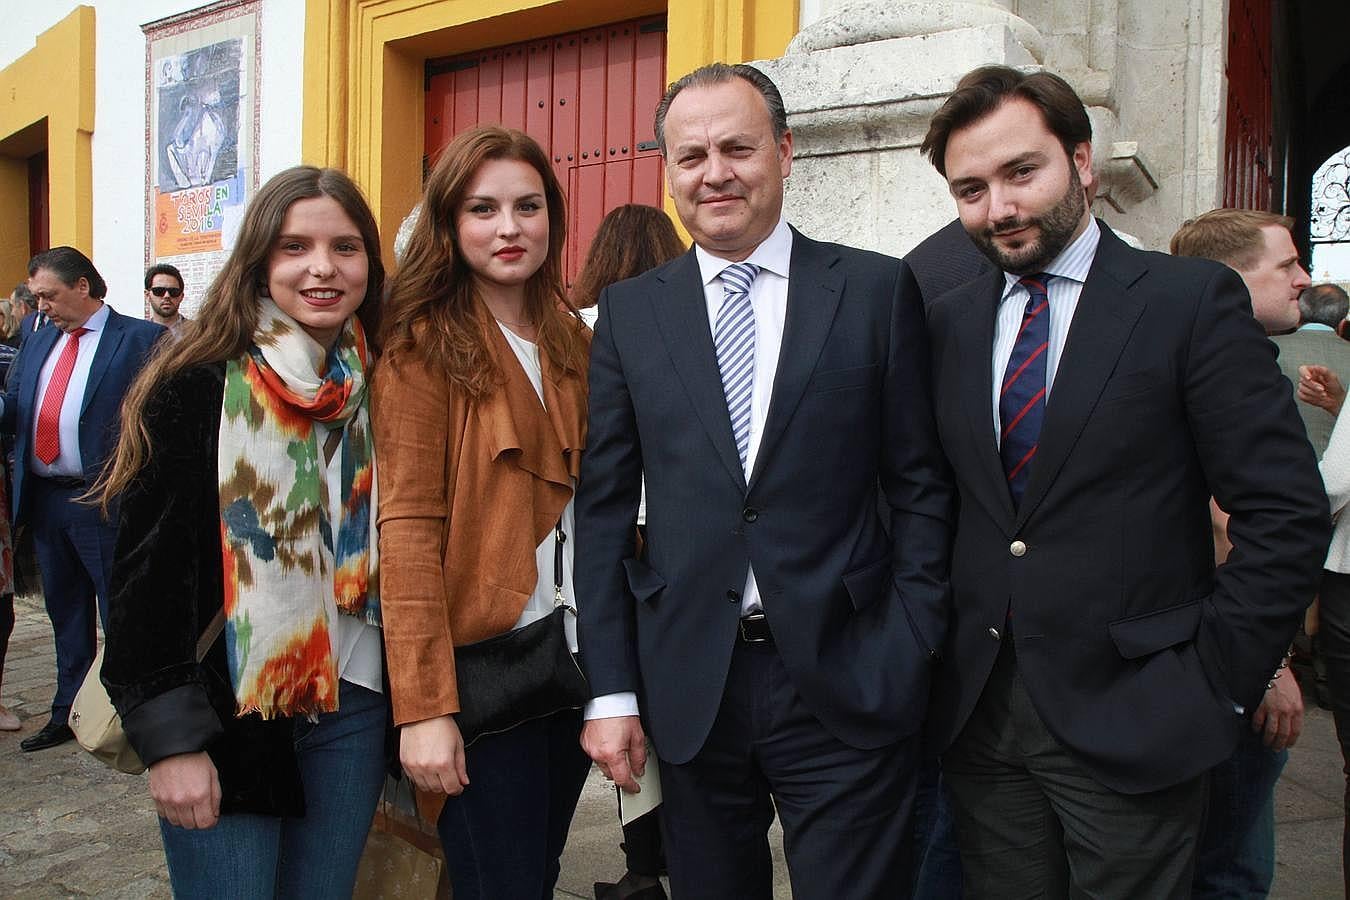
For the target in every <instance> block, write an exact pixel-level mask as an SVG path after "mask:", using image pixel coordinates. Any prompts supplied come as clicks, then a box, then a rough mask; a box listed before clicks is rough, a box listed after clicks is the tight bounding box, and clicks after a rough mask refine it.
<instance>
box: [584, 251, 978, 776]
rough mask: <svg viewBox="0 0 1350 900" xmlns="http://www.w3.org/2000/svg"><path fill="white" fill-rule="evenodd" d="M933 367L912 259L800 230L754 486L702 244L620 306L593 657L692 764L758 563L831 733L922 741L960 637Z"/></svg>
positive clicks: (603, 688) (589, 542)
mask: <svg viewBox="0 0 1350 900" xmlns="http://www.w3.org/2000/svg"><path fill="white" fill-rule="evenodd" d="M927 360H928V351H927V346H926V336H925V331H924V321H923V309H922V303H921V301H920V298H919V291H918V287H917V285H916V284H915V282H914V279H913V277H912V275H911V274H910V272H909V269H908V268H907V267H906V266H905V264H904V263H902V262H900V261H899V260H896V259H891V258H889V257H885V256H881V255H878V254H875V253H868V252H864V251H860V250H854V249H850V248H847V247H841V246H838V245H834V244H824V243H819V242H816V241H812V240H809V239H807V238H805V237H803V236H802V235H800V234H797V233H795V232H794V235H793V248H792V259H791V263H790V270H789V284H788V298H787V316H786V321H785V325H784V331H783V342H782V351H781V355H780V357H779V364H778V371H777V374H776V377H775V380H774V388H773V394H772V399H771V402H770V406H769V412H768V417H767V420H766V422H765V424H764V432H763V437H762V441H761V444H760V450H759V454H758V457H757V460H756V463H755V469H754V471H753V472H752V473H751V475H750V478H749V480H748V483H747V479H746V477H745V474H744V472H743V470H742V467H741V463H740V459H739V456H738V455H737V451H736V444H735V440H734V438H733V436H732V431H731V422H730V418H729V416H728V414H727V406H726V399H725V397H724V396H723V392H722V382H721V376H720V374H719V370H718V367H717V358H716V353H715V350H714V346H713V340H712V333H711V328H710V326H709V323H708V315H707V307H706V303H705V300H704V292H703V286H702V283H701V280H700V276H699V268H698V263H697V260H696V257H695V255H694V253H693V251H692V250H691V251H690V252H689V253H687V254H686V255H684V256H683V257H681V258H679V259H677V260H674V261H673V262H671V263H668V264H667V265H665V266H662V267H660V268H657V269H654V270H652V271H651V272H648V273H646V274H644V275H642V276H639V277H638V278H635V279H632V280H630V281H624V282H620V283H619V284H616V285H614V286H612V287H610V288H609V289H608V290H606V291H605V293H604V295H603V296H602V297H601V300H600V318H599V321H598V322H597V324H596V333H595V339H594V341H593V342H592V345H591V367H590V426H589V432H588V435H587V442H586V452H585V454H584V456H583V457H582V465H581V479H580V484H579V486H578V490H577V498H576V517H577V518H576V521H577V525H576V528H577V544H576V586H577V597H578V600H579V603H578V607H579V610H580V628H579V633H580V640H581V656H582V660H583V664H584V665H585V667H586V671H587V675H588V677H589V679H590V683H591V688H592V690H593V692H594V693H595V694H596V695H603V694H609V693H615V692H620V691H636V692H637V693H638V695H639V699H640V703H641V704H642V709H643V713H644V718H645V722H646V727H647V730H648V732H649V733H650V734H651V736H652V739H653V742H654V743H655V745H656V748H657V750H658V752H659V753H660V755H661V758H662V759H665V760H667V761H669V762H673V763H683V762H687V761H688V760H689V759H691V758H692V757H693V756H694V754H695V753H697V752H698V750H699V748H700V747H701V746H702V745H703V743H704V741H705V739H706V737H707V735H708V732H709V730H710V729H711V727H712V723H713V719H714V717H715V716H716V714H717V709H718V706H719V704H720V703H721V699H722V694H723V687H724V684H725V681H726V677H727V671H728V667H729V665H730V661H731V654H732V649H733V647H734V645H735V643H736V640H737V629H738V622H739V619H740V615H741V591H742V589H743V587H744V585H745V580H746V575H747V570H748V569H749V567H750V566H751V565H753V566H754V572H755V577H756V580H757V583H758V585H759V590H760V593H761V596H762V598H763V603H764V608H765V613H766V615H767V617H768V622H769V625H770V628H771V629H772V631H773V634H774V638H775V641H776V644H777V648H778V652H779V655H780V656H781V657H782V660H783V662H784V665H785V666H786V668H787V671H788V673H789V675H790V677H791V678H792V681H793V684H794V686H795V688H796V690H797V692H798V694H799V695H800V696H801V698H802V699H803V701H804V702H805V703H806V704H807V706H808V707H809V708H810V709H811V711H812V712H813V713H814V714H815V715H816V716H817V717H818V718H819V719H820V721H821V722H822V723H823V724H824V725H825V727H826V728H827V729H829V730H830V731H831V732H832V733H833V734H834V735H836V736H837V737H838V738H840V739H841V740H843V741H845V742H846V743H848V744H850V745H852V746H855V747H860V748H873V747H879V746H884V745H887V744H891V743H894V742H895V741H897V740H899V739H901V738H903V737H905V736H907V735H910V734H913V733H914V732H915V731H916V730H917V728H918V725H919V722H920V720H921V718H922V716H923V708H924V704H925V702H926V699H927V695H928V686H929V670H930V669H931V668H932V665H933V660H934V659H935V657H936V655H937V652H938V650H937V648H939V647H940V646H941V645H942V641H943V635H944V633H945V631H946V627H947V607H948V590H947V556H948V550H949V541H950V516H951V502H952V490H951V484H950V479H949V475H948V473H947V469H946V464H945V462H944V460H943V458H942V454H941V450H940V448H939V446H938V442H937V435H936V431H935V426H934V420H933V415H932V409H931V404H930V394H929V388H928V370H927V365H928V363H927ZM644 475H645V479H646V488H647V531H646V536H647V544H646V553H645V557H644V560H643V561H638V560H636V559H635V558H634V538H633V522H634V518H635V514H636V512H637V506H638V495H639V488H640V485H641V483H642V478H643V477H644ZM878 483H879V484H880V485H881V488H882V490H883V492H884V495H885V497H886V498H887V500H888V502H889V506H890V512H889V517H890V521H889V525H890V530H889V533H888V531H887V529H886V528H885V527H884V525H883V520H882V516H881V514H880V513H879V511H878V505H877V485H878Z"/></svg>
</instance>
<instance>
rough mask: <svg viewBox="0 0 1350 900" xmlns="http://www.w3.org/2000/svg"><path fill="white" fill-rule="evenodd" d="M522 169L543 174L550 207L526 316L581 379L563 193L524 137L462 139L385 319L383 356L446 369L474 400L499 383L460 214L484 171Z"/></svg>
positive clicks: (442, 172)
mask: <svg viewBox="0 0 1350 900" xmlns="http://www.w3.org/2000/svg"><path fill="white" fill-rule="evenodd" d="M498 159H506V160H518V161H520V162H523V163H525V164H527V165H529V166H530V167H531V168H533V169H534V170H535V171H536V172H538V173H539V178H540V180H542V181H543V184H544V199H545V201H546V203H547V205H548V252H547V254H546V255H545V257H544V262H543V264H542V265H540V267H539V269H538V270H537V271H536V272H535V273H534V274H533V275H532V276H530V278H529V280H528V281H527V282H526V283H525V314H526V317H527V318H528V320H529V321H531V322H534V323H536V325H535V327H536V333H535V338H536V343H537V344H538V345H539V349H540V351H541V352H542V353H544V354H545V355H546V356H547V357H548V358H549V360H550V361H552V362H553V363H554V364H555V365H557V366H559V367H560V368H562V369H564V370H566V371H569V372H574V373H579V372H581V371H582V369H583V368H584V366H585V361H586V359H585V356H586V354H585V345H584V342H583V338H582V336H581V331H580V325H579V324H578V317H577V313H576V310H575V308H573V307H572V304H571V303H570V302H569V301H568V300H567V296H566V294H565V293H564V292H563V287H562V284H563V278H562V273H563V269H562V248H563V241H564V240H565V239H566V237H567V214H566V207H565V205H564V201H563V193H562V187H561V186H559V184H558V179H557V178H556V177H555V176H554V174H553V169H552V168H551V167H550V166H549V163H548V157H547V156H546V155H545V154H544V151H543V150H542V149H541V148H540V147H539V145H538V144H537V143H535V141H534V139H533V138H531V137H530V136H529V135H527V134H525V133H524V132H520V131H516V130H514V129H510V128H498V127H480V128H472V129H469V130H467V131H463V132H461V133H460V134H458V135H456V136H455V138H454V140H452V141H451V142H450V143H449V144H448V145H446V147H445V149H444V150H443V151H442V152H441V157H440V159H439V160H438V161H437V163H436V167H435V168H434V169H433V170H432V172H431V176H430V177H429V178H428V179H427V185H426V192H425V194H424V196H423V198H422V212H421V214H420V215H419V216H418V218H417V222H416V224H415V225H414V226H413V230H412V234H411V236H410V237H409V239H408V248H407V250H406V251H405V252H404V255H403V258H402V259H401V260H400V261H399V268H398V273H397V274H396V275H395V276H394V277H393V278H392V279H391V280H390V288H389V299H388V302H387V307H386V311H385V323H384V334H383V338H384V346H385V356H386V359H388V360H389V361H390V362H391V363H392V362H395V361H397V359H398V358H399V356H400V355H402V354H405V353H406V354H410V355H414V356H416V357H417V358H418V359H420V360H424V361H426V362H427V363H428V364H429V365H431V366H432V367H433V368H439V369H440V370H441V371H442V372H443V373H444V375H445V377H446V379H447V380H448V381H450V383H452V384H454V385H456V386H457V387H459V388H460V389H462V390H463V391H464V392H465V393H466V394H468V395H469V396H470V397H474V398H477V397H482V396H483V395H485V394H487V393H490V392H491V391H492V389H493V388H494V387H495V385H496V384H497V383H498V382H499V380H500V377H501V373H500V372H499V371H498V370H497V366H496V364H495V363H494V362H493V357H492V354H491V351H490V350H489V348H488V344H487V335H486V334H484V332H483V329H482V326H481V324H480V319H479V313H478V304H479V302H480V301H479V299H478V295H477V293H476V292H475V289H474V283H473V277H472V273H471V272H470V270H469V266H468V263H466V262H465V260H464V257H463V255H462V254H461V252H460V249H459V247H458V246H457V242H456V239H455V234H456V231H457V228H456V222H457V219H458V215H459V211H460V206H461V205H462V204H463V201H464V197H465V195H466V193H467V192H468V189H469V187H470V185H471V182H472V181H473V178H474V176H475V175H476V174H477V172H478V169H479V167H480V166H481V165H482V164H483V163H485V162H487V161H489V160H498Z"/></svg>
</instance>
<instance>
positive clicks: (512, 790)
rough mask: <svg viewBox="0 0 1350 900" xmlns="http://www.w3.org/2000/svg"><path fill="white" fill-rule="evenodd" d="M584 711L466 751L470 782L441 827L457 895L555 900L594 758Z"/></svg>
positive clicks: (477, 899) (467, 899) (448, 807)
mask: <svg viewBox="0 0 1350 900" xmlns="http://www.w3.org/2000/svg"><path fill="white" fill-rule="evenodd" d="M580 736H581V711H580V710H565V711H563V712H559V713H554V714H553V715H551V716H548V717H546V718H543V719H536V720H534V721H532V722H525V723H523V724H521V725H517V726H516V727H515V728H512V729H511V730H510V731H506V732H503V733H501V734H493V735H488V736H486V737H483V738H481V739H479V740H478V741H475V742H474V745H473V746H472V747H470V748H469V749H468V750H467V751H466V752H465V760H464V761H465V765H466V766H467V768H468V771H469V786H468V787H466V788H465V789H464V793H462V794H460V795H459V796H458V797H451V798H449V799H448V800H447V801H446V804H445V809H444V810H442V811H441V818H440V821H439V822H438V823H437V830H438V831H439V832H440V835H441V846H442V847H444V848H445V860H446V865H447V866H448V867H449V869H450V882H451V885H452V886H453V888H454V896H455V900H552V897H553V886H554V884H556V883H557V881H558V873H559V871H560V870H561V863H560V862H559V859H560V857H561V856H562V852H563V847H564V846H565V845H566V844H567V830H568V828H570V827H571V825H572V813H574V812H575V811H576V808H577V800H578V799H579V798H580V797H581V789H582V787H583V786H585V784H586V775H587V773H588V772H590V770H591V760H590V757H588V756H587V755H586V753H585V751H583V750H582V749H581V743H580V740H579V739H580Z"/></svg>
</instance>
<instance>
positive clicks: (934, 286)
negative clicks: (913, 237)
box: [905, 219, 994, 306]
mask: <svg viewBox="0 0 1350 900" xmlns="http://www.w3.org/2000/svg"><path fill="white" fill-rule="evenodd" d="M905 262H906V263H907V264H908V265H909V268H910V270H911V271H912V272H913V273H914V279H915V280H916V281H918V282H919V290H921V291H923V302H924V305H925V306H928V305H930V304H932V302H933V301H934V300H936V299H937V298H938V297H941V296H942V295H943V294H945V293H947V292H948V291H950V290H952V289H953V288H957V287H960V286H961V285H963V284H966V283H967V282H969V281H972V280H974V279H976V278H978V277H980V276H981V275H985V274H987V273H989V272H992V271H993V270H994V264H993V263H991V262H990V261H989V258H988V257H986V256H985V255H984V254H983V253H982V252H980V248H979V247H976V246H975V242H974V241H972V240H971V239H970V235H969V234H967V233H966V229H965V226H964V225H962V224H961V220H960V219H952V220H951V221H950V222H948V223H947V224H946V225H943V226H942V227H941V228H939V229H938V230H937V231H935V232H933V233H932V234H930V235H929V236H928V237H926V238H924V239H923V240H922V241H921V242H920V243H919V244H918V246H916V247H915V248H914V249H913V250H911V251H909V252H908V253H906V254H905Z"/></svg>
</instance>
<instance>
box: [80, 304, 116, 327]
mask: <svg viewBox="0 0 1350 900" xmlns="http://www.w3.org/2000/svg"><path fill="white" fill-rule="evenodd" d="M109 315H111V310H110V309H109V308H108V304H107V303H106V302H105V303H103V304H101V305H100V306H99V308H98V312H96V313H94V314H93V315H92V316H90V317H89V318H87V319H85V320H84V325H82V326H81V327H82V328H84V330H85V331H102V330H103V327H104V326H105V325H107V324H108V316H109Z"/></svg>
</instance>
